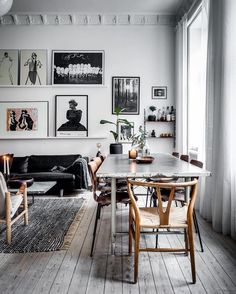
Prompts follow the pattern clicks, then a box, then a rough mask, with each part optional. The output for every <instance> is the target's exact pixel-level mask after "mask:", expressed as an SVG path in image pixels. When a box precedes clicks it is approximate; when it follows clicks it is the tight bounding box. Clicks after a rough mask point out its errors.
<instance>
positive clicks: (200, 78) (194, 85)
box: [187, 7, 207, 162]
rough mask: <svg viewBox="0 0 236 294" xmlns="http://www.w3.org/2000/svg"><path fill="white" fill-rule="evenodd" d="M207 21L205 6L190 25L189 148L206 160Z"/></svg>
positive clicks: (195, 155) (188, 33) (193, 155)
mask: <svg viewBox="0 0 236 294" xmlns="http://www.w3.org/2000/svg"><path fill="white" fill-rule="evenodd" d="M206 34H207V22H206V19H205V17H204V13H203V12H202V9H201V7H200V8H199V9H198V11H197V12H196V13H195V15H194V16H193V17H192V18H191V19H190V20H189V22H188V27H187V68H188V74H187V103H188V118H187V120H188V123H187V137H188V139H187V145H188V146H187V148H188V153H189V154H190V156H191V157H192V158H196V159H198V160H201V161H203V162H204V161H205V160H204V144H205V113H206V111H205V105H206V95H205V74H206V57H207V44H206Z"/></svg>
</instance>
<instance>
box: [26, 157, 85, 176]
mask: <svg viewBox="0 0 236 294" xmlns="http://www.w3.org/2000/svg"><path fill="white" fill-rule="evenodd" d="M80 157H81V155H80V154H70V155H31V156H30V157H29V165H28V173H32V172H47V171H51V170H52V168H53V167H55V166H63V167H68V166H70V165H71V164H72V163H73V162H74V161H75V160H76V159H77V158H80Z"/></svg>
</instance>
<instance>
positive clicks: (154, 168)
mask: <svg viewBox="0 0 236 294" xmlns="http://www.w3.org/2000/svg"><path fill="white" fill-rule="evenodd" d="M151 156H153V157H154V158H155V159H154V161H153V162H152V163H150V164H143V163H142V164H141V163H136V161H135V160H130V159H129V158H128V154H127V155H126V154H112V155H108V156H107V158H106V159H105V161H104V162H103V164H102V165H101V167H100V168H99V170H98V171H97V177H110V178H123V177H135V178H142V177H184V178H187V177H194V176H195V177H196V176H197V177H202V176H210V175H211V173H210V172H209V171H207V170H204V169H202V168H199V167H197V166H194V165H192V164H190V163H188V162H185V161H183V160H180V159H178V158H176V157H174V156H172V155H171V154H167V153H157V154H152V155H151Z"/></svg>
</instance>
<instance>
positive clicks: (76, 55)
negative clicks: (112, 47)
mask: <svg viewBox="0 0 236 294" xmlns="http://www.w3.org/2000/svg"><path fill="white" fill-rule="evenodd" d="M52 55H53V56H52V84H53V85H103V84H104V51H75V50H73V51H68V50H67V51H62V50H60V51H55V50H54V51H52Z"/></svg>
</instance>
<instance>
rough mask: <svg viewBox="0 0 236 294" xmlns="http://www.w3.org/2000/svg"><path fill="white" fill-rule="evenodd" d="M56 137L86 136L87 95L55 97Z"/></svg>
mask: <svg viewBox="0 0 236 294" xmlns="http://www.w3.org/2000/svg"><path fill="white" fill-rule="evenodd" d="M55 126H56V137H87V136H88V95H56V123H55Z"/></svg>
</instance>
